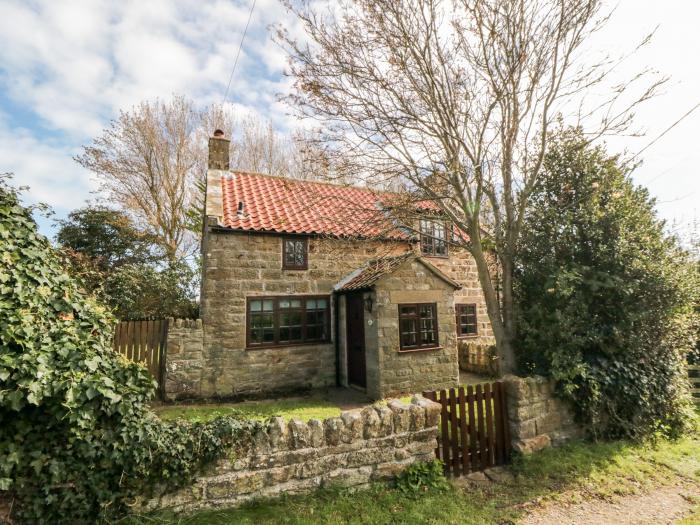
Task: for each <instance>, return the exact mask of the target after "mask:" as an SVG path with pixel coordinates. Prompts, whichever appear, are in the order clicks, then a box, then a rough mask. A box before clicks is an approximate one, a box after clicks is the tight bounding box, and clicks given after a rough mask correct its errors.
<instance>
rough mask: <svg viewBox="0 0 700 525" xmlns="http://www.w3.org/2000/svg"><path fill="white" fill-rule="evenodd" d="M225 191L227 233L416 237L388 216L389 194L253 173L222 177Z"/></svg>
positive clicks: (223, 198)
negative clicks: (228, 231) (385, 203)
mask: <svg viewBox="0 0 700 525" xmlns="http://www.w3.org/2000/svg"><path fill="white" fill-rule="evenodd" d="M221 190H222V204H223V226H225V227H227V228H232V229H236V230H244V231H266V232H279V233H306V234H326V235H333V236H338V237H353V236H361V237H381V238H389V239H397V240H398V239H401V240H406V239H408V238H409V236H410V235H409V234H408V232H406V231H405V230H403V229H401V228H399V227H398V226H397V225H396V224H395V223H394V222H393V221H391V220H390V219H389V218H388V217H387V214H386V212H385V211H384V210H383V208H382V205H381V203H382V202H387V201H389V200H390V199H391V196H392V194H391V193H387V192H380V191H375V190H372V189H370V188H360V187H357V186H341V185H336V184H329V183H323V182H313V181H302V180H295V179H288V178H284V177H276V176H271V175H262V174H259V173H247V172H230V173H228V174H226V175H224V176H222V178H221ZM421 207H424V206H421Z"/></svg>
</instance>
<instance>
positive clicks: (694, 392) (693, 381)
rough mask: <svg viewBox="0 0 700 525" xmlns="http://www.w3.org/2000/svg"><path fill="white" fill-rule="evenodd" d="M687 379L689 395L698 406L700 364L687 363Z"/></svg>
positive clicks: (699, 399) (699, 397)
mask: <svg viewBox="0 0 700 525" xmlns="http://www.w3.org/2000/svg"><path fill="white" fill-rule="evenodd" d="M688 379H689V380H690V396H691V397H692V399H693V401H695V404H696V405H698V406H700V365H688Z"/></svg>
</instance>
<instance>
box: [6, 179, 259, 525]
mask: <svg viewBox="0 0 700 525" xmlns="http://www.w3.org/2000/svg"><path fill="white" fill-rule="evenodd" d="M64 264H65V261H64V260H62V259H61V257H60V256H59V255H58V253H57V252H56V251H55V250H54V249H53V248H52V247H51V245H50V244H49V242H48V241H47V239H46V238H45V237H43V236H41V235H40V234H38V233H37V229H36V224H35V222H34V220H33V219H32V217H31V212H30V210H28V209H27V208H25V207H23V206H22V205H21V204H20V203H19V200H18V195H17V192H16V191H15V190H13V189H12V188H11V187H10V186H9V185H8V184H7V181H6V179H2V178H0V497H2V498H4V499H5V500H7V499H11V500H12V508H13V515H14V518H15V519H16V520H18V521H19V522H25V523H52V524H53V523H95V522H97V521H99V520H102V519H105V518H108V517H115V516H118V515H120V514H123V513H124V511H125V510H126V509H127V508H128V504H129V502H130V501H132V500H133V499H134V498H136V497H137V496H146V495H148V494H149V492H150V491H151V490H152V489H153V487H154V486H156V485H160V486H163V485H165V486H168V485H172V486H177V485H180V484H183V483H187V482H188V481H189V480H190V479H191V478H192V476H193V474H194V473H195V472H196V471H197V469H198V468H199V467H200V466H201V465H202V464H203V463H205V462H207V461H209V460H211V459H213V458H215V457H216V456H217V455H218V454H220V453H221V451H222V450H225V448H226V447H227V446H230V445H232V444H234V443H235V442H236V441H237V440H240V439H242V438H244V437H245V436H246V435H247V434H248V433H249V432H250V431H251V430H252V429H253V427H254V425H255V424H254V423H251V422H246V421H241V420H238V419H235V418H221V419H217V420H214V421H212V422H209V423H203V424H197V423H184V422H173V423H164V422H161V421H160V420H159V419H158V418H157V417H156V416H155V415H154V414H153V413H152V411H151V410H150V409H149V406H148V403H149V401H150V400H151V399H152V396H153V393H154V389H155V383H154V382H153V381H152V379H151V378H150V377H149V376H148V374H147V372H146V370H145V369H144V368H143V367H142V366H140V365H138V364H135V363H131V362H128V361H126V360H124V359H123V358H121V357H120V356H119V355H118V354H116V353H114V352H112V350H111V345H110V342H111V336H112V332H113V326H114V319H113V317H112V316H111V314H110V313H109V312H108V311H107V310H106V309H105V308H104V307H103V306H101V305H99V304H97V303H96V302H95V300H94V299H93V298H92V297H90V296H88V295H87V294H86V293H85V292H84V291H83V290H81V288H80V284H79V283H78V282H76V281H75V280H74V279H73V278H72V277H70V276H69V274H68V273H67V272H66V270H65V266H64Z"/></svg>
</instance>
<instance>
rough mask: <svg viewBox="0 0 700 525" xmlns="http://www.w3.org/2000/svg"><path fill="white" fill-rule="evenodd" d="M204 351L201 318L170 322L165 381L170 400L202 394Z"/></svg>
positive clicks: (171, 320)
mask: <svg viewBox="0 0 700 525" xmlns="http://www.w3.org/2000/svg"><path fill="white" fill-rule="evenodd" d="M203 352H204V330H203V328H202V320H201V319H172V318H171V319H169V322H168V341H167V353H166V359H165V378H164V384H165V394H166V397H167V398H168V399H178V398H186V397H196V396H198V395H199V394H200V389H201V382H202V372H203V368H204V364H205V363H204V355H203Z"/></svg>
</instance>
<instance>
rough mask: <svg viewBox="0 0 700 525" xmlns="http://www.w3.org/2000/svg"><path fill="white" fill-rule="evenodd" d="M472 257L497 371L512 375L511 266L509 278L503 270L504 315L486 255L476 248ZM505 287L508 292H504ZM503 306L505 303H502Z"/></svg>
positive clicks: (513, 366)
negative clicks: (487, 321) (489, 327)
mask: <svg viewBox="0 0 700 525" xmlns="http://www.w3.org/2000/svg"><path fill="white" fill-rule="evenodd" d="M472 256H473V257H474V261H475V262H476V268H477V273H478V275H479V282H480V284H481V289H482V290H483V292H484V300H485V301H486V311H487V312H488V315H489V321H490V322H491V329H492V330H493V336H494V338H495V339H496V352H497V354H498V359H499V369H500V372H501V374H512V373H515V368H516V363H515V351H514V350H513V344H512V343H513V339H512V312H513V293H512V289H513V280H512V265H507V267H508V272H509V277H508V278H506V277H505V270H506V269H505V268H504V279H503V284H504V293H503V297H504V300H505V298H506V297H508V301H509V305H510V306H509V308H510V309H509V313H508V315H504V313H505V312H502V310H501V304H500V302H499V300H498V295H497V294H496V289H495V287H494V284H493V279H492V278H491V272H489V265H488V261H487V260H486V254H485V253H484V252H483V251H482V250H481V248H480V247H477V248H475V249H474V250H473V253H472ZM506 285H507V286H508V287H509V290H508V291H507V292H506V290H505V288H506ZM504 306H505V301H504Z"/></svg>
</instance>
